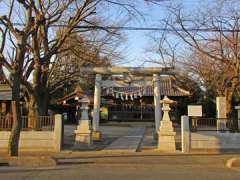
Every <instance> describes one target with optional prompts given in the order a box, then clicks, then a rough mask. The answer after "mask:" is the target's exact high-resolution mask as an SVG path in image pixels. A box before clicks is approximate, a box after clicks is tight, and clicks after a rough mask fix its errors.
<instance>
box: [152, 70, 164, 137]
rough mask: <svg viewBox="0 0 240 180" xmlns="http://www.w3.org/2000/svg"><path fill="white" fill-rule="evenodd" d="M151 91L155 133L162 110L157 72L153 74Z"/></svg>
mask: <svg viewBox="0 0 240 180" xmlns="http://www.w3.org/2000/svg"><path fill="white" fill-rule="evenodd" d="M153 87H154V89H153V93H154V110H155V133H156V135H157V133H158V129H159V125H160V120H161V119H162V110H161V104H160V100H161V94H160V77H159V74H153Z"/></svg>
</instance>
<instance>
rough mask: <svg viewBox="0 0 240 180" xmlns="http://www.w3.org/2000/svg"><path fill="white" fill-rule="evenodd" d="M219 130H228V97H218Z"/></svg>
mask: <svg viewBox="0 0 240 180" xmlns="http://www.w3.org/2000/svg"><path fill="white" fill-rule="evenodd" d="M216 110H217V130H218V131H219V130H226V123H227V102H226V97H217V98H216Z"/></svg>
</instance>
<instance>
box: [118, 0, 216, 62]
mask: <svg viewBox="0 0 240 180" xmlns="http://www.w3.org/2000/svg"><path fill="white" fill-rule="evenodd" d="M134 1H135V2H136V4H135V6H136V9H138V10H139V12H141V13H142V14H143V16H144V18H141V17H139V18H137V19H134V20H132V21H130V22H129V23H128V24H127V26H134V27H161V23H160V20H161V19H163V18H166V16H167V14H168V11H167V8H166V7H167V6H168V5H169V4H175V5H176V4H181V6H183V8H184V9H185V11H187V12H189V13H190V12H194V9H196V8H198V7H204V6H205V5H207V4H209V3H211V2H212V1H213V0H201V1H200V0H169V1H168V0H166V1H163V2H161V3H159V4H160V5H154V4H151V3H146V2H144V1H143V0H134ZM134 1H133V2H134ZM218 1H220V0H218ZM123 33H124V35H125V36H126V39H127V40H126V41H125V43H124V46H125V49H124V53H123V58H124V61H123V62H125V63H122V64H120V65H122V66H143V62H144V61H145V60H146V59H148V58H153V59H154V58H155V59H156V58H158V56H157V55H154V54H152V53H151V54H150V53H148V51H149V49H150V48H151V46H153V44H152V41H151V40H150V38H149V35H151V34H152V33H153V32H152V31H123ZM155 65H156V64H149V63H146V64H144V66H155Z"/></svg>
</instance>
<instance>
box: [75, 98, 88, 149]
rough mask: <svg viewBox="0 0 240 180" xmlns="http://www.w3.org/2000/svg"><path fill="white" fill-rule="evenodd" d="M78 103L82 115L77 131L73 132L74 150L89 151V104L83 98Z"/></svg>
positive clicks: (86, 99)
mask: <svg viewBox="0 0 240 180" xmlns="http://www.w3.org/2000/svg"><path fill="white" fill-rule="evenodd" d="M79 102H80V103H81V110H82V113H81V119H80V120H78V126H77V130H75V135H76V136H75V146H74V149H90V148H92V131H91V128H90V120H89V118H88V109H89V107H88V105H89V104H90V100H89V99H88V97H87V96H85V97H83V98H82V99H81V100H80V101H79Z"/></svg>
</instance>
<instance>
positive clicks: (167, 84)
mask: <svg viewBox="0 0 240 180" xmlns="http://www.w3.org/2000/svg"><path fill="white" fill-rule="evenodd" d="M112 89H113V91H115V92H119V93H123V94H124V93H128V94H131V93H133V94H134V92H139V91H141V89H143V96H153V86H147V87H146V88H143V87H113V88H112ZM160 94H161V95H162V96H165V95H166V96H189V95H190V92H189V91H187V90H184V89H182V88H180V87H179V86H178V85H177V84H176V80H175V79H174V78H171V77H161V78H160ZM109 95H110V96H111V92H109V91H108V90H107V89H103V91H102V96H109Z"/></svg>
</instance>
